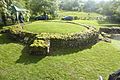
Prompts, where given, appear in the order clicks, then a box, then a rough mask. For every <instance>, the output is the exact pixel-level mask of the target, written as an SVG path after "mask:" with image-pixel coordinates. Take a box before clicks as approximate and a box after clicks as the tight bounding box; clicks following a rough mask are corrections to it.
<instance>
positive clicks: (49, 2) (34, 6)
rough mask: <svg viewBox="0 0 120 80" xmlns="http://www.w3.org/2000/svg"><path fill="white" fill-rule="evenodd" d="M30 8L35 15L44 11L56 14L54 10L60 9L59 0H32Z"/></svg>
mask: <svg viewBox="0 0 120 80" xmlns="http://www.w3.org/2000/svg"><path fill="white" fill-rule="evenodd" d="M40 6H41V7H40ZM30 9H31V11H32V13H33V14H35V15H37V14H42V13H44V12H46V13H48V14H51V15H54V11H56V10H57V9H58V2H57V0H31V1H30Z"/></svg>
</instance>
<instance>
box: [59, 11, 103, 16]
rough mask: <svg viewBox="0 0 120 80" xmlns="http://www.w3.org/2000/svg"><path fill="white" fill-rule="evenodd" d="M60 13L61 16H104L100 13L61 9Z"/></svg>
mask: <svg viewBox="0 0 120 80" xmlns="http://www.w3.org/2000/svg"><path fill="white" fill-rule="evenodd" d="M58 15H59V16H60V17H63V16H78V17H98V16H102V15H100V14H97V13H89V15H88V13H85V12H75V11H60V12H58Z"/></svg>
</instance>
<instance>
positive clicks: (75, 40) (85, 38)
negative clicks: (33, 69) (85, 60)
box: [5, 27, 99, 54]
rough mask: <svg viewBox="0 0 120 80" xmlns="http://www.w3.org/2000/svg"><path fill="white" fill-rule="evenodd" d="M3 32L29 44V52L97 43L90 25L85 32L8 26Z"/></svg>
mask: <svg viewBox="0 0 120 80" xmlns="http://www.w3.org/2000/svg"><path fill="white" fill-rule="evenodd" d="M5 32H6V33H7V34H8V35H9V36H11V37H12V38H14V39H16V40H18V41H20V42H23V43H25V44H27V45H29V51H30V53H31V54H34V53H35V54H46V53H49V52H50V50H51V49H55V48H84V47H86V46H90V45H94V44H95V43H97V41H98V35H99V34H98V32H97V31H96V30H95V29H94V28H92V27H91V28H90V29H88V30H87V31H85V32H80V33H68V34H58V33H39V34H36V33H32V32H28V31H25V30H22V29H20V28H19V27H10V28H9V29H6V31H5Z"/></svg>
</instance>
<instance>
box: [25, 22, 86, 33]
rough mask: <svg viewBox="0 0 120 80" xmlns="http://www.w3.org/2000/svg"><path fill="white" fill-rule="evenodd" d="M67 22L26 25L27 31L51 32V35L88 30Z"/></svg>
mask: <svg viewBox="0 0 120 80" xmlns="http://www.w3.org/2000/svg"><path fill="white" fill-rule="evenodd" d="M65 22H66V21H62V22H61V21H57V20H56V21H36V22H32V23H31V24H26V25H25V26H26V27H25V29H26V30H28V31H32V32H37V33H40V32H49V33H74V32H81V31H84V30H86V28H85V27H83V26H79V25H75V24H71V23H65Z"/></svg>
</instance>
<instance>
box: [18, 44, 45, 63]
mask: <svg viewBox="0 0 120 80" xmlns="http://www.w3.org/2000/svg"><path fill="white" fill-rule="evenodd" d="M21 53H22V55H21V56H20V57H19V59H18V60H17V61H16V63H20V64H24V65H28V64H35V63H37V62H38V61H40V60H42V59H43V58H45V57H46V56H45V55H41V56H40V55H39V56H37V55H36V56H34V55H30V54H29V52H28V47H27V46H26V47H25V48H24V49H23V50H22V51H21Z"/></svg>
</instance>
